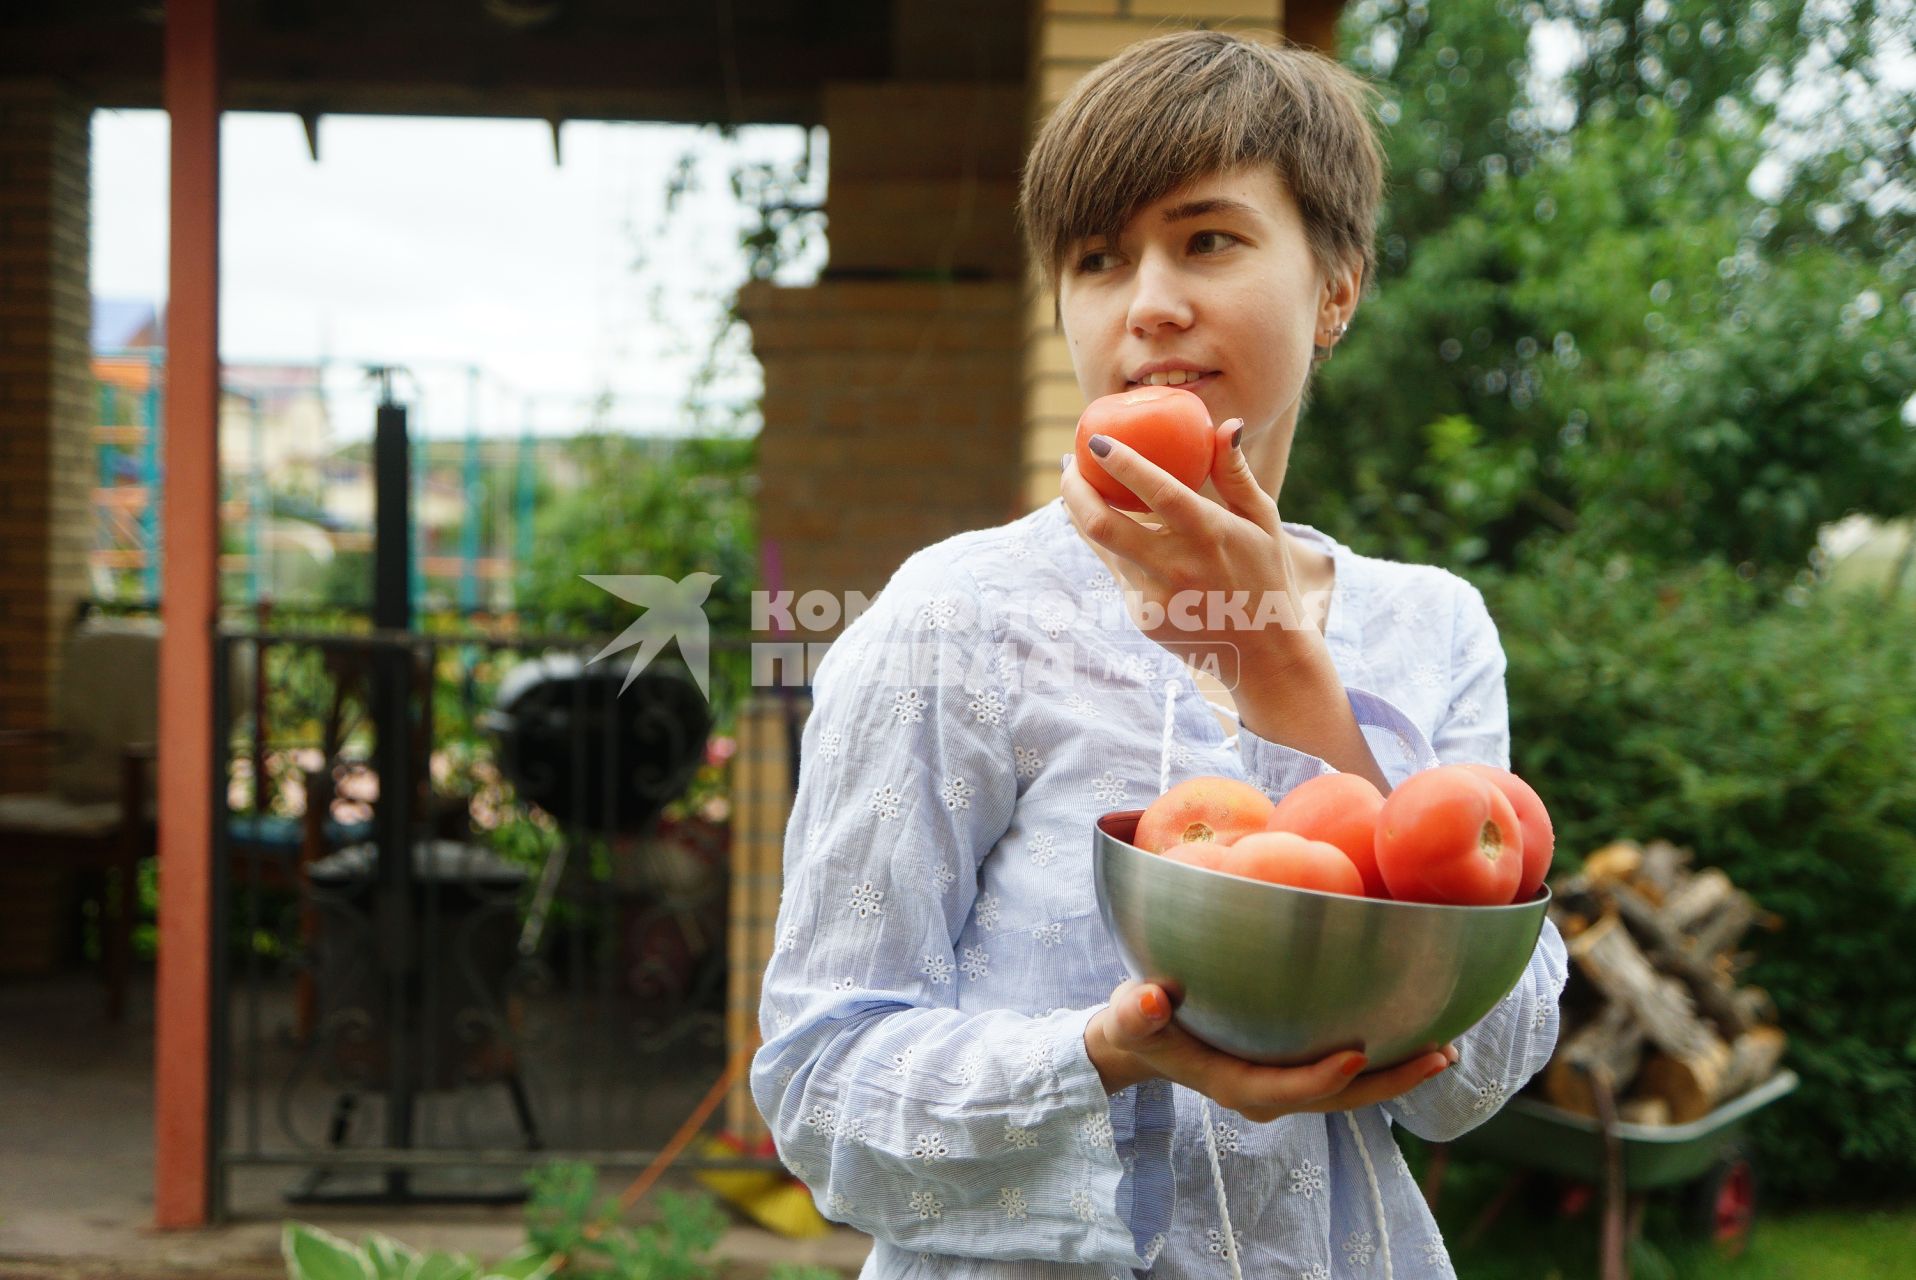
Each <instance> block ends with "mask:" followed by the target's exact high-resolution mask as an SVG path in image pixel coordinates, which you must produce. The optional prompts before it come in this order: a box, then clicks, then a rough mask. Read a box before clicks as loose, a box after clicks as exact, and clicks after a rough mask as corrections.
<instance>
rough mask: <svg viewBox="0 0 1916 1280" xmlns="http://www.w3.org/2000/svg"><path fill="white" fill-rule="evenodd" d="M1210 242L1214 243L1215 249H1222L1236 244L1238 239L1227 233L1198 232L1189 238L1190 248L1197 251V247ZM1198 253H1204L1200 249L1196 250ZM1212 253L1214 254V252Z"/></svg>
mask: <svg viewBox="0 0 1916 1280" xmlns="http://www.w3.org/2000/svg"><path fill="white" fill-rule="evenodd" d="M1210 241H1216V242H1217V247H1218V248H1219V249H1224V248H1228V247H1229V246H1230V245H1233V244H1236V243H1237V242H1238V239H1237V237H1236V236H1234V235H1232V234H1231V233H1230V232H1228V231H1200V232H1198V233H1197V234H1196V235H1194V236H1192V237H1191V247H1192V248H1194V249H1198V246H1200V245H1202V244H1204V243H1206V242H1210ZM1198 251H1199V252H1200V253H1202V252H1204V250H1202V249H1198ZM1212 252H1216V250H1213V251H1212Z"/></svg>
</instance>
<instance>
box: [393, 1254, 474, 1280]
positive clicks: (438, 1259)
mask: <svg viewBox="0 0 1916 1280" xmlns="http://www.w3.org/2000/svg"><path fill="white" fill-rule="evenodd" d="M478 1276H479V1264H478V1262H477V1261H475V1260H474V1259H473V1258H472V1257H471V1256H470V1255H468V1254H464V1253H444V1252H437V1253H428V1254H422V1255H421V1256H420V1258H419V1259H418V1261H417V1262H415V1263H414V1264H413V1268H412V1270H411V1271H410V1272H408V1273H407V1275H406V1280H478Z"/></svg>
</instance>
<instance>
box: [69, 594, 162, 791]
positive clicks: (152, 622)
mask: <svg viewBox="0 0 1916 1280" xmlns="http://www.w3.org/2000/svg"><path fill="white" fill-rule="evenodd" d="M159 671H160V624H159V620H158V619H156V618H103V617H98V616H92V617H88V618H85V619H83V620H82V621H80V622H78V623H76V624H75V625H74V627H73V629H72V630H71V631H70V632H68V634H67V641H66V652H65V659H64V665H63V666H62V667H61V671H60V681H59V686H58V688H57V689H56V690H55V691H54V703H53V715H54V724H55V726H56V727H57V728H58V729H59V730H60V731H61V740H60V747H59V750H58V752H57V753H56V755H55V759H54V765H53V789H54V790H55V791H56V792H57V793H58V794H59V795H60V796H61V797H63V798H64V799H67V800H70V801H73V802H75V803H87V802H91V801H99V800H117V799H119V796H120V757H121V754H122V753H123V752H124V751H125V750H126V748H128V747H130V746H133V745H135V744H138V743H150V742H153V741H154V739H155V735H156V734H157V732H158V726H159V688H160V684H159ZM152 784H153V775H152V772H151V771H149V772H148V774H147V787H148V796H149V798H150V797H151V795H152Z"/></svg>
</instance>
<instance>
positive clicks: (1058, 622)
mask: <svg viewBox="0 0 1916 1280" xmlns="http://www.w3.org/2000/svg"><path fill="white" fill-rule="evenodd" d="M1065 622H1066V619H1065V616H1064V610H1062V609H1060V608H1058V606H1057V605H1055V604H1047V605H1042V606H1040V607H1039V609H1038V617H1037V623H1038V629H1039V630H1040V631H1042V632H1044V633H1045V634H1046V635H1047V636H1050V637H1051V638H1052V639H1053V640H1056V639H1057V638H1058V637H1059V636H1061V635H1063V634H1064V628H1065Z"/></svg>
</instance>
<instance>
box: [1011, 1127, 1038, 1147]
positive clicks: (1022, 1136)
mask: <svg viewBox="0 0 1916 1280" xmlns="http://www.w3.org/2000/svg"><path fill="white" fill-rule="evenodd" d="M1005 1145H1006V1146H1008V1147H1010V1148H1011V1149H1012V1150H1013V1151H1031V1150H1034V1149H1035V1148H1036V1147H1037V1145H1038V1135H1037V1134H1035V1133H1033V1132H1031V1130H1029V1129H1020V1128H1019V1127H1018V1126H1017V1125H1015V1124H1008V1125H1006V1126H1005Z"/></svg>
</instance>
